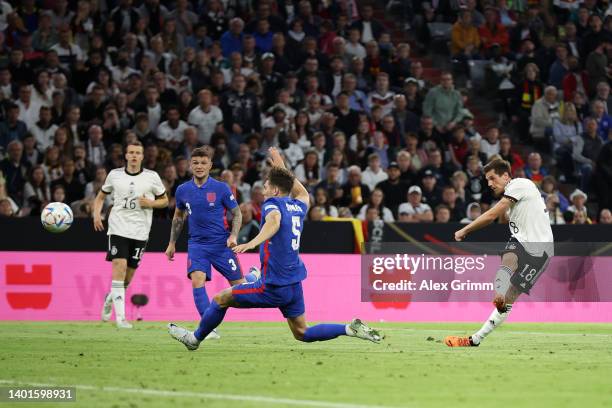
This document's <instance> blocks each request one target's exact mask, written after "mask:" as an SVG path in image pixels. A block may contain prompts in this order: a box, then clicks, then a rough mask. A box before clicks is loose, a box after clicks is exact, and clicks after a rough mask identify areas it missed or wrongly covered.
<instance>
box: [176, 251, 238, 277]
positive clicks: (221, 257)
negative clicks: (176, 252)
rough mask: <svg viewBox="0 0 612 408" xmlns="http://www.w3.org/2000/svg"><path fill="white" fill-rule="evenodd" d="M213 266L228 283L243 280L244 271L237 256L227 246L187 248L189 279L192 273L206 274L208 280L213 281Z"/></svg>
mask: <svg viewBox="0 0 612 408" xmlns="http://www.w3.org/2000/svg"><path fill="white" fill-rule="evenodd" d="M211 265H212V266H214V267H215V269H216V270H217V271H218V272H219V273H220V274H221V275H223V277H225V279H227V280H228V281H235V280H238V279H242V270H241V268H240V263H239V262H238V258H237V257H236V254H235V253H234V252H233V251H232V250H231V249H230V248H228V247H226V246H225V245H223V246H221V245H219V246H210V245H194V244H189V245H188V246H187V277H188V278H189V279H191V272H194V271H202V272H205V273H206V280H207V281H209V280H210V279H211V268H210V267H211Z"/></svg>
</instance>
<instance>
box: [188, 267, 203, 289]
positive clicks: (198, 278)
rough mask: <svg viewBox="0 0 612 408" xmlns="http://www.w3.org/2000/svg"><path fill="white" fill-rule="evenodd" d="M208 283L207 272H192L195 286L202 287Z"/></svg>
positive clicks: (192, 282)
mask: <svg viewBox="0 0 612 408" xmlns="http://www.w3.org/2000/svg"><path fill="white" fill-rule="evenodd" d="M205 284H206V274H205V273H204V272H199V271H196V272H192V273H191V286H192V287H193V288H201V287H203V286H204V285H205Z"/></svg>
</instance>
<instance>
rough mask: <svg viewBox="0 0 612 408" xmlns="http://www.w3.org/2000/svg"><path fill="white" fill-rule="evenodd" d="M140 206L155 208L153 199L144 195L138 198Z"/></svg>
mask: <svg viewBox="0 0 612 408" xmlns="http://www.w3.org/2000/svg"><path fill="white" fill-rule="evenodd" d="M138 204H139V205H140V208H153V200H149V199H148V198H146V197H145V196H144V195H143V196H142V197H139V198H138Z"/></svg>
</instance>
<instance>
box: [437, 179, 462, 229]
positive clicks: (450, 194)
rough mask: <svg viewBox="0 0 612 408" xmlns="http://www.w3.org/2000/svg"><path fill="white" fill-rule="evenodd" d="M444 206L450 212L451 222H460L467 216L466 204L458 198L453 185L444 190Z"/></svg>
mask: <svg viewBox="0 0 612 408" xmlns="http://www.w3.org/2000/svg"><path fill="white" fill-rule="evenodd" d="M442 204H443V205H445V206H446V207H447V208H448V209H449V211H450V221H453V222H459V221H460V220H461V219H462V218H463V216H464V215H465V202H464V201H463V200H462V199H461V198H459V197H457V192H456V191H455V188H454V187H453V186H451V185H447V186H444V188H443V189H442Z"/></svg>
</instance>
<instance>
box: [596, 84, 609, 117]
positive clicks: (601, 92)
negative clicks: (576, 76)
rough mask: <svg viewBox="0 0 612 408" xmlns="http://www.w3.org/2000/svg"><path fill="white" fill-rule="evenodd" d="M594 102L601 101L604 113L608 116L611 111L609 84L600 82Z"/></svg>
mask: <svg viewBox="0 0 612 408" xmlns="http://www.w3.org/2000/svg"><path fill="white" fill-rule="evenodd" d="M595 100H596V101H602V102H603V104H604V108H605V111H606V113H607V114H608V115H609V114H610V111H612V95H610V84H608V82H600V83H598V84H597V94H596V95H595Z"/></svg>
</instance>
